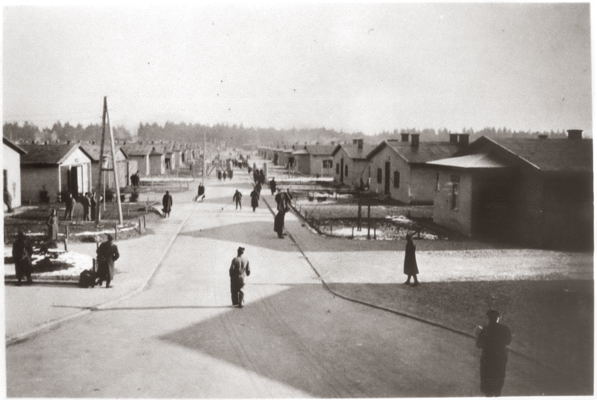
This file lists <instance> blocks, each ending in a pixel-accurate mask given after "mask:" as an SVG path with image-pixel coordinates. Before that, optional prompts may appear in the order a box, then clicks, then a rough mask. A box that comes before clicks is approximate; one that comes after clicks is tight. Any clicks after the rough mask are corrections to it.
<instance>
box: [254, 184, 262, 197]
mask: <svg viewBox="0 0 597 400" xmlns="http://www.w3.org/2000/svg"><path fill="white" fill-rule="evenodd" d="M255 191H256V192H257V198H259V197H261V182H257V184H256V185H255Z"/></svg>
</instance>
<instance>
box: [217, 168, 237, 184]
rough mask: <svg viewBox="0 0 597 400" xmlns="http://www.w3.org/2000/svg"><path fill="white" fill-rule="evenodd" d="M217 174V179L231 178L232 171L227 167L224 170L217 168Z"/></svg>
mask: <svg viewBox="0 0 597 400" xmlns="http://www.w3.org/2000/svg"><path fill="white" fill-rule="evenodd" d="M217 175H218V180H219V181H221V180H226V178H228V179H232V176H233V175H234V173H233V172H232V169H231V168H228V169H225V170H221V169H219V168H218V172H217Z"/></svg>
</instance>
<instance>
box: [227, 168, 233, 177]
mask: <svg viewBox="0 0 597 400" xmlns="http://www.w3.org/2000/svg"><path fill="white" fill-rule="evenodd" d="M228 178H229V179H232V169H231V168H229V169H228Z"/></svg>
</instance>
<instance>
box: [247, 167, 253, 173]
mask: <svg viewBox="0 0 597 400" xmlns="http://www.w3.org/2000/svg"><path fill="white" fill-rule="evenodd" d="M251 170H252V169H251V167H247V171H248V172H249V175H250V174H251Z"/></svg>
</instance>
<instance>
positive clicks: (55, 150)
mask: <svg viewBox="0 0 597 400" xmlns="http://www.w3.org/2000/svg"><path fill="white" fill-rule="evenodd" d="M21 147H22V148H23V149H24V150H25V151H26V152H27V153H26V154H25V155H23V156H22V157H21V174H22V181H21V182H22V183H21V198H22V201H23V202H31V203H36V202H38V201H40V200H41V199H40V191H41V190H43V189H44V188H45V190H46V191H47V192H48V196H49V198H50V201H51V202H54V201H58V199H61V195H62V194H65V193H69V192H70V193H72V194H73V196H78V195H81V194H83V193H85V192H89V191H91V189H92V175H91V162H92V157H91V156H90V155H89V153H87V152H86V151H85V150H84V149H83V148H81V146H80V145H79V144H78V143H74V144H23V145H21Z"/></svg>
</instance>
